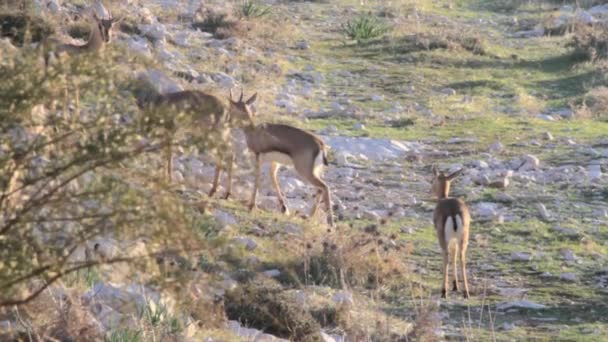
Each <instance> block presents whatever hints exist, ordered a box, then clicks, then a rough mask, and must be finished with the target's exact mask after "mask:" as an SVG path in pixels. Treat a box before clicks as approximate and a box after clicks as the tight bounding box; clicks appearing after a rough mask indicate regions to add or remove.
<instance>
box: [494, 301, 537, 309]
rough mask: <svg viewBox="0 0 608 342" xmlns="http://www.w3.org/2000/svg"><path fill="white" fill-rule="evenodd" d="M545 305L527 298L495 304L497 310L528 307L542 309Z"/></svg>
mask: <svg viewBox="0 0 608 342" xmlns="http://www.w3.org/2000/svg"><path fill="white" fill-rule="evenodd" d="M546 307H547V306H546V305H543V304H538V303H534V302H531V301H529V300H517V301H514V302H504V303H500V304H498V305H497V306H496V308H497V309H498V310H501V311H504V310H508V309H529V310H542V309H545V308H546Z"/></svg>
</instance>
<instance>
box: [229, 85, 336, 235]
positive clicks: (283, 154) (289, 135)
mask: <svg viewBox="0 0 608 342" xmlns="http://www.w3.org/2000/svg"><path fill="white" fill-rule="evenodd" d="M256 98H257V93H256V94H254V95H253V96H251V97H250V98H249V99H248V100H247V101H243V92H242V91H241V97H240V98H239V100H238V101H235V100H233V98H232V93H231V94H230V106H231V107H232V108H235V110H232V112H234V113H240V114H245V115H246V116H243V117H241V118H240V119H241V126H242V127H243V131H244V133H245V137H246V139H247V147H248V148H249V150H251V151H252V152H253V154H254V155H255V184H254V188H253V193H252V195H251V201H250V202H249V210H253V209H254V208H256V196H257V191H258V188H259V184H260V168H261V164H262V163H263V162H269V163H270V164H271V168H270V170H271V171H270V176H271V178H272V183H273V185H274V187H275V190H276V192H277V196H278V198H279V204H280V206H281V211H282V212H283V213H288V212H289V211H288V209H287V205H286V204H285V196H284V195H283V192H282V191H281V188H280V186H279V182H278V180H277V172H278V171H279V168H280V167H281V165H285V166H293V167H294V168H295V170H296V171H297V172H298V174H299V175H300V176H301V177H302V178H303V179H304V180H306V181H307V182H308V183H310V184H312V185H313V186H315V187H316V188H317V189H318V191H317V193H316V197H315V201H314V204H313V207H312V211H311V213H310V216H311V217H312V216H314V215H315V214H316V212H317V209H318V207H319V204H320V203H321V202H323V203H325V211H326V213H327V223H328V224H329V225H330V226H332V227H333V226H334V219H333V212H332V206H331V195H330V191H329V187H328V186H327V184H325V182H324V181H323V179H322V178H321V172H322V170H323V166H324V165H327V156H326V153H327V148H328V146H327V145H325V143H323V141H322V140H321V138H319V137H317V136H316V135H314V134H312V133H310V132H307V131H304V130H301V129H299V128H296V127H293V126H289V125H282V124H271V123H265V124H260V125H256V124H255V122H254V120H253V116H254V113H253V112H252V110H251V107H250V106H251V105H252V104H253V103H254V102H255V100H256Z"/></svg>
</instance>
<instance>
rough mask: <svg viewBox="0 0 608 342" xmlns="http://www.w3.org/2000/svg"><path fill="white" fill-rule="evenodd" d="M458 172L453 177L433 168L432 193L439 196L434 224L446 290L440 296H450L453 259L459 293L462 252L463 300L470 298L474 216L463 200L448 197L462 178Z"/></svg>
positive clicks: (455, 283) (455, 284)
mask: <svg viewBox="0 0 608 342" xmlns="http://www.w3.org/2000/svg"><path fill="white" fill-rule="evenodd" d="M461 172H462V170H458V171H456V172H454V173H452V174H450V175H447V176H446V175H445V174H444V173H443V172H438V171H437V168H435V167H433V176H434V178H433V194H434V195H435V196H437V206H436V207H435V214H434V217H433V222H434V223H435V231H436V232H437V238H438V239H439V246H441V251H442V255H443V287H442V292H441V296H442V297H443V298H446V297H447V291H448V263H449V258H450V257H451V258H452V263H453V270H454V282H453V288H452V290H453V291H458V272H457V267H456V259H457V255H458V254H459V253H460V270H461V272H462V281H463V285H464V290H463V295H464V298H469V284H468V283H467V269H466V261H467V259H466V254H467V245H468V243H469V224H470V222H471V215H470V214H469V209H468V208H467V206H466V204H465V203H464V201H462V200H461V199H459V198H451V197H448V195H449V193H450V185H451V182H452V181H453V180H454V179H455V178H456V177H458V176H459V175H460V173H461Z"/></svg>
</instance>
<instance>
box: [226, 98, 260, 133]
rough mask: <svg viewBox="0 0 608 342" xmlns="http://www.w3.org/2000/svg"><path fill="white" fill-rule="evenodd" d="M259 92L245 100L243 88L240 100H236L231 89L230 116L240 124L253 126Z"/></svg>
mask: <svg viewBox="0 0 608 342" xmlns="http://www.w3.org/2000/svg"><path fill="white" fill-rule="evenodd" d="M257 97H258V93H255V94H253V95H251V97H250V98H249V99H248V100H247V101H243V89H241V96H240V97H239V99H238V101H235V100H234V98H233V95H232V89H230V109H229V111H230V118H231V120H232V121H233V122H236V123H237V124H238V125H244V126H253V125H255V123H254V121H253V117H254V116H255V108H254V107H253V104H254V103H255V101H256V100H257Z"/></svg>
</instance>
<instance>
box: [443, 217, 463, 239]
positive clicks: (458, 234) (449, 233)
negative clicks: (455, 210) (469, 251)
mask: <svg viewBox="0 0 608 342" xmlns="http://www.w3.org/2000/svg"><path fill="white" fill-rule="evenodd" d="M454 228H457V229H456V230H454ZM443 229H444V233H445V243H446V244H447V245H448V246H449V245H450V244H451V243H453V242H456V243H457V242H458V241H460V240H462V233H463V227H462V217H460V215H456V227H454V220H453V219H452V216H448V217H447V218H446V219H445V224H444V225H443Z"/></svg>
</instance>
